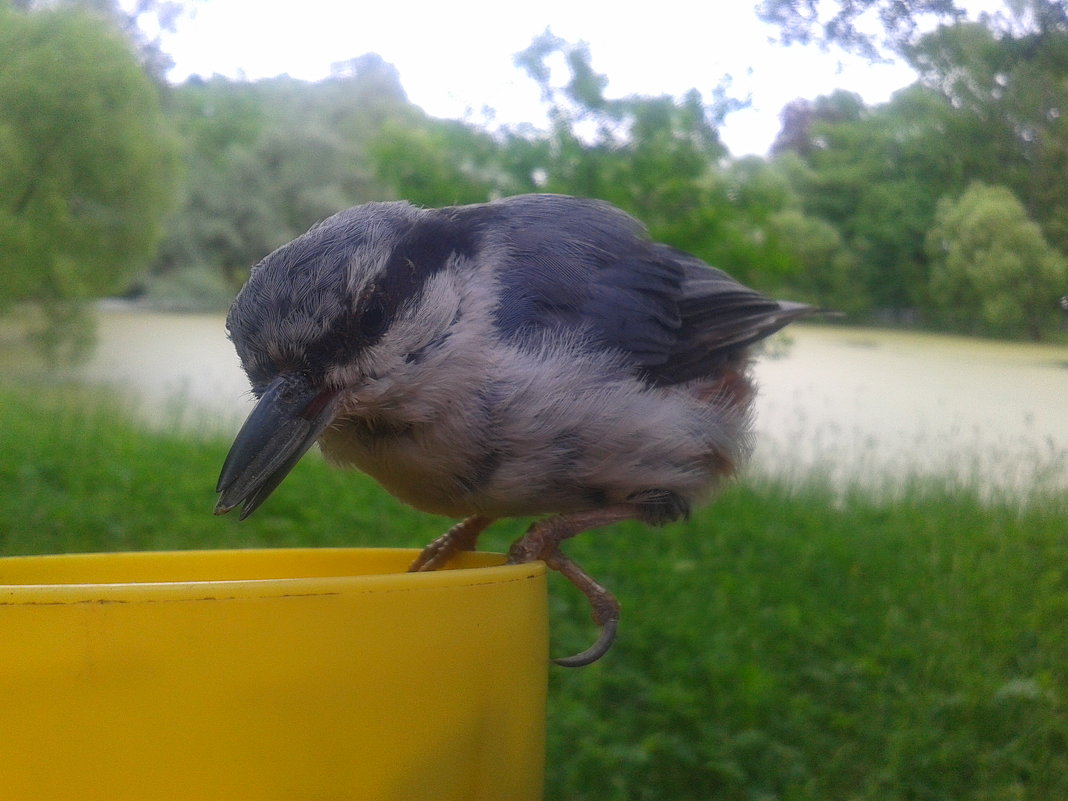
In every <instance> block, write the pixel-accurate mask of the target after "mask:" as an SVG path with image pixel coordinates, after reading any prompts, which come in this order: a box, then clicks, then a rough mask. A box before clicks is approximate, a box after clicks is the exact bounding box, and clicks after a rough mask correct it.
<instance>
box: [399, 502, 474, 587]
mask: <svg viewBox="0 0 1068 801" xmlns="http://www.w3.org/2000/svg"><path fill="white" fill-rule="evenodd" d="M492 522H493V518H492V517H481V516H479V515H474V516H473V517H468V518H465V519H464V520H461V521H460V522H459V523H457V524H456V525H455V526H453V527H452V528H450V529H449V530H448V531H446V532H445V533H444V534H442V535H441V536H440V537H438V538H437V539H436V540H434V541H433V542H431V543H430V544H429V545H427V546H426V547H425V548H423V550H422V551H421V552H420V553H419V556H417V557H416V558H415V561H414V562H412V563H411V565H409V567H408V572H409V573H421V572H424V571H428V570H437V569H438V568H439V567H441V566H443V565H444V564H445V563H446V562H448V561H449V560H450V559H451V558H452V557H453V556H455V555H456V554H457V553H459V552H460V551H473V550H475V543H477V542H478V535H479V534H481V533H482V532H483V531H484V530H485V528H486V526H488V525H489V524H490V523H492Z"/></svg>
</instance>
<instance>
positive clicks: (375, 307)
mask: <svg viewBox="0 0 1068 801" xmlns="http://www.w3.org/2000/svg"><path fill="white" fill-rule="evenodd" d="M385 330H386V309H385V307H384V306H383V305H382V301H380V300H372V301H371V302H370V303H368V304H367V308H366V309H364V312H363V315H361V317H360V332H361V333H362V334H363V335H364V336H365V337H366V338H367V339H377V338H378V337H379V336H381V334H382V332H383V331H385Z"/></svg>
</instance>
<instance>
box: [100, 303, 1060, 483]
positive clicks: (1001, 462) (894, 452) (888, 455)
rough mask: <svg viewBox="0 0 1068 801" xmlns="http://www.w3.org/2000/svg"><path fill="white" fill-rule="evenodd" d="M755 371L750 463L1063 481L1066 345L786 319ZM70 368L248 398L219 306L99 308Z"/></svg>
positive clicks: (212, 420) (205, 402)
mask: <svg viewBox="0 0 1068 801" xmlns="http://www.w3.org/2000/svg"><path fill="white" fill-rule="evenodd" d="M755 371H756V375H757V379H758V381H759V383H760V394H759V396H758V399H757V448H756V454H755V457H754V469H756V470H758V471H761V472H765V473H769V474H773V475H776V476H787V477H803V476H804V475H806V474H808V473H810V472H811V471H819V472H820V473H821V474H824V475H826V476H827V477H828V478H829V479H830V480H832V481H834V482H835V483H837V484H848V483H851V482H857V481H859V482H861V483H865V484H870V485H875V486H884V487H886V488H888V489H889V488H891V487H893V486H895V485H900V483H901V481H902V480H903V479H907V478H909V477H912V476H916V475H940V476H948V477H951V478H952V479H954V480H960V481H961V482H963V483H968V484H972V483H977V484H978V485H981V486H982V487H985V488H988V489H994V490H1006V491H1009V492H1026V491H1028V490H1030V489H1032V488H1033V487H1034V486H1035V485H1036V484H1037V485H1040V486H1042V487H1044V488H1047V489H1057V488H1068V347H1065V346H1055V345H1030V344H1020V343H1001V342H989V341H984V340H974V339H967V338H963V337H951V336H942V335H932V334H920V333H911V332H888V331H881V330H874V329H859V328H838V327H819V326H793V327H792V328H790V329H789V333H788V336H786V337H784V338H782V339H779V340H776V341H774V342H773V343H772V346H771V347H770V348H769V349H768V352H766V353H765V354H764V355H763V356H761V358H760V359H759V361H758V362H757V365H756V368H755ZM84 376H85V377H86V378H88V379H89V380H92V381H97V382H104V383H107V384H111V385H114V386H116V387H119V388H120V389H121V390H123V391H125V392H129V393H131V394H132V395H133V396H135V397H137V398H139V408H140V409H141V411H142V413H143V416H144V417H145V419H146V420H149V421H152V422H153V423H158V424H160V425H165V426H194V427H197V428H199V429H202V430H219V431H225V432H227V433H229V432H230V431H233V430H235V429H236V427H237V426H238V425H239V424H240V422H241V420H242V419H243V418H244V416H245V414H247V413H248V410H249V409H250V408H251V401H252V398H251V395H250V394H249V392H248V384H247V382H246V380H245V376H244V374H243V373H242V372H241V369H240V365H239V363H238V361H237V357H236V356H235V354H234V350H233V347H232V345H231V344H230V343H229V342H228V341H227V339H226V334H225V330H224V325H223V318H222V316H221V315H188V314H186V315H179V314H164V313H156V312H145V311H139V310H134V309H129V308H124V307H121V306H116V307H104V308H103V309H102V310H101V313H100V344H99V347H98V349H97V352H96V355H95V357H94V358H93V359H92V361H91V362H90V363H89V364H88V365H87V366H86V368H85V370H84Z"/></svg>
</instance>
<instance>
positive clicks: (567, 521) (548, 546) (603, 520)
mask: <svg viewBox="0 0 1068 801" xmlns="http://www.w3.org/2000/svg"><path fill="white" fill-rule="evenodd" d="M633 517H634V509H633V507H629V506H619V507H610V508H608V509H599V510H596V511H592V512H576V513H574V514H567V515H558V516H557V517H550V518H546V519H545V520H539V521H538V522H536V523H534V524H533V525H532V526H531V527H530V529H529V530H528V531H527V533H526V534H524V535H523V536H522V537H520V538H519V539H518V540H516V541H515V542H514V543H512V547H511V548H509V550H508V563H509V564H522V563H524V562H534V561H537V560H539V559H540V560H542V561H543V562H545V564H546V565H548V566H549V567H550V568H552V569H553V570H556V571H558V572H559V573H561V574H562V575H563V576H564V577H565V578H566V579H567V580H568V581H570V582H571V583H572V584H574V585H575V586H576V587H578V588H579V590H581V591H582V594H583V595H585V596H586V597H587V598H588V599H589V601H590V606H591V607H592V610H591V611H592V613H593V620H594V622H595V623H597V625H598V626H600V627H601V633H600V634H599V635H598V637H597V641H596V642H595V643H594V644H593V645H591V646H590V647H589V648H587V649H586V650H585V651H582V652H581V653H578V654H575V655H574V656H568V657H563V658H560V659H554V660H553V662H555V663H556V664H558V665H561V666H563V667H583V666H585V665H589V664H591V663H593V662H596V661H597V660H598V659H600V658H601V657H602V656H604V655H605V654H606V653H608V649H609V648H611V647H612V643H613V642H614V641H615V638H616V629H617V628H618V626H619V613H620V608H619V601H617V600H616V598H615V596H614V595H612V593H610V592H609V591H608V590H607V589H605V588H604V587H603V586H601V585H600V584H598V583H597V582H596V581H595V580H594V579H593V577H591V576H590V575H589V574H588V573H587V572H586V571H585V570H583V569H582V568H581V567H579V566H578V565H577V564H576V563H575V562H573V561H572V560H571V559H569V558H568V557H567V556H565V555H564V554H563V552H562V551H561V550H560V543H561V542H562V541H563V540H566V539H570V538H571V537H573V536H575V535H576V534H578V533H579V532H582V531H586V530H587V529H591V528H596V527H598V526H604V525H608V524H609V523H616V522H618V521H620V520H627V519H630V518H633Z"/></svg>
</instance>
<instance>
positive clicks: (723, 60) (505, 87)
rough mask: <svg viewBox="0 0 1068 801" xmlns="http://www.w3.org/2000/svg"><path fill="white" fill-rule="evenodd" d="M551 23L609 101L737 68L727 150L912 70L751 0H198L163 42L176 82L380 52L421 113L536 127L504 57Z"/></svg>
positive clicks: (532, 92) (757, 148)
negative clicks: (846, 93) (832, 43)
mask: <svg viewBox="0 0 1068 801" xmlns="http://www.w3.org/2000/svg"><path fill="white" fill-rule="evenodd" d="M977 2H981V3H982V5H985V6H987V7H999V6H1000V3H998V2H996V0H977ZM546 28H551V29H552V32H553V33H554V34H555V35H557V36H559V37H561V38H563V39H565V40H567V41H572V42H575V41H585V42H587V43H588V44H589V47H590V51H591V54H592V60H593V67H594V69H596V70H597V71H598V72H600V73H603V74H605V75H607V76H608V78H609V81H610V84H609V87H608V94H609V95H610V96H622V95H627V94H646V95H659V94H671V95H675V96H681V95H682V94H684V93H685V92H686V91H688V90H689V89H691V88H697V89H698V90H700V91H702V92H703V93H704V94H705V96H706V97H708V95H709V92H710V91H711V89H712V88H713V87H715V86H716V84H717V83H718V82H719V79H720V78H721V76H723V75H724V74H730V75H731V76H733V84H732V87H733V90H732V94H733V95H734V96H739V97H745V96H749V97H750V98H751V103H752V106H751V108H750V109H747V110H744V111H739V112H735V113H734V114H732V115H731V116H730V117H728V119H727V123H726V125H725V126H724V128H723V129H722V130H721V135H722V137H723V140H724V142H725V143H726V144H727V146H728V148H729V149H730V151H731V153H732V154H734V155H736V156H740V155H745V154H748V153H757V154H764V153H766V152H767V149H768V147H769V146H770V144H771V142H772V140H773V139H774V137H775V134H776V133H777V132H778V129H779V120H778V114H779V111H780V109H781V108H782V107H783V105H784V104H786V103H787V102H789V101H790V100H792V99H794V98H797V97H808V98H813V97H816V96H817V95H820V94H826V93H828V92H830V91H832V90H834V89H836V88H842V89H848V90H851V91H855V92H858V93H859V94H860V95H861V96H862V97H863V98H864V99H865V101H867V102H869V103H877V102H881V101H884V100H886V99H888V98H889V97H890V95H891V94H892V93H893V92H894V91H895V90H896V89H899V88H901V87H903V86H906V85H907V84H909V83H911V82H912V81H913V80H914V78H915V76H914V74H913V73H912V72H911V71H910V70H909V69H908V68H907V67H905V66H904V65H901V64H891V65H872V64H868V63H867V62H865V61H863V60H861V59H858V58H851V57H848V56H844V55H843V54H842V53H840V52H821V51H820V49H819V48H817V47H807V48H801V47H796V46H795V47H789V48H786V47H782V46H779V45H775V44H772V43H771V42H770V41H769V40H770V38H771V37H772V36H773V35H774V33H775V31H774V30H773V29H771V28H769V27H767V26H765V25H763V24H762V23H760V22H759V20H757V18H756V14H755V12H754V5H752V4H749V3H740V2H738V3H736V2H731V0H719V2H716V0H711V2H694V0H639V1H637V2H631V3H625V2H623V0H615V2H612V3H605V2H582V0H537V2H530V1H529V0H527V1H526V2H502V0H436V2H422V1H421V0H409V2H398V1H397V0H376V2H361V0H355V1H354V2H342V1H341V0H301V2H288V1H286V0H266V1H265V0H198V2H196V3H194V4H192V6H191V10H190V12H189V13H188V14H187V15H186V16H185V17H183V18H182V19H181V20H179V22H178V27H177V30H176V32H175V33H174V34H168V35H166V36H165V37H164V49H165V50H166V51H167V52H168V53H169V54H170V56H171V58H173V59H174V61H175V63H176V66H175V68H174V70H173V71H172V72H171V74H170V77H171V79H172V80H175V81H181V80H184V79H185V78H186V77H188V76H190V75H201V76H204V77H208V76H211V75H213V74H220V75H225V76H228V77H231V78H238V77H245V78H248V79H257V78H265V77H272V76H275V75H280V74H283V73H288V74H289V75H291V76H293V77H295V78H302V79H306V80H316V79H319V78H322V77H325V76H327V75H328V74H329V73H330V67H331V64H334V63H336V62H340V61H346V60H348V59H351V58H354V57H356V56H359V55H362V54H364V53H367V52H375V53H378V54H379V55H381V56H382V57H383V58H384V59H385V60H386V61H388V62H390V63H392V64H393V65H394V66H396V67H397V69H398V70H399V72H400V78H401V83H402V85H403V86H404V88H405V90H406V92H407V93H408V97H409V99H410V100H411V101H412V102H413V103H415V104H417V105H419V106H421V107H422V108H423V109H424V110H426V111H427V112H428V113H429V114H432V115H434V116H439V117H452V118H462V117H464V116H470V117H471V118H472V119H476V120H478V119H482V117H481V114H480V111H481V109H483V108H485V107H489V108H492V109H494V110H495V111H496V115H497V116H496V119H497V121H498V122H503V123H518V122H525V121H535V122H537V121H538V120H539V119H540V117H539V114H540V110H541V107H540V105H539V99H538V92H537V89H536V87H535V86H534V85H533V82H532V81H530V80H529V79H528V78H527V77H526V76H525V75H523V74H522V73H521V72H520V71H519V70H518V69H517V68H516V67H515V66H514V65H513V57H514V55H515V54H516V53H518V52H519V51H521V50H523V49H524V48H526V47H527V46H528V45H529V44H530V42H531V40H532V39H533V38H534V37H535V36H537V35H538V34H540V33H542V32H543V31H544V30H545V29H546Z"/></svg>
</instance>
